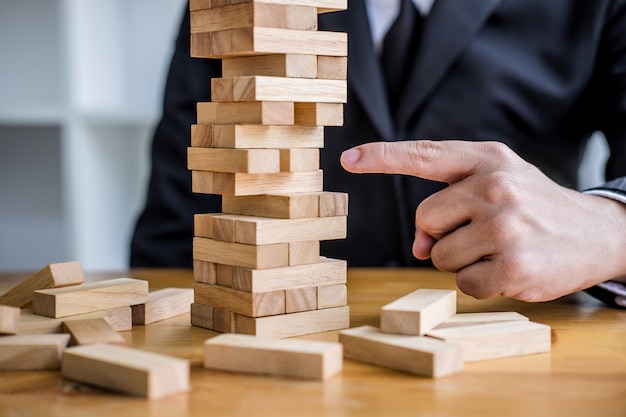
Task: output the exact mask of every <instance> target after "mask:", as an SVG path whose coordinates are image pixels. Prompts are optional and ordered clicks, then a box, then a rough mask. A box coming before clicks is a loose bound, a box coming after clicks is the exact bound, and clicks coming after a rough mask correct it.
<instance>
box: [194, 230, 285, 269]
mask: <svg viewBox="0 0 626 417" xmlns="http://www.w3.org/2000/svg"><path fill="white" fill-rule="evenodd" d="M193 257H194V259H198V260H201V261H206V262H213V263H216V264H225V265H235V266H242V267H244V268H253V269H267V268H280V267H283V266H288V265H289V245H288V244H287V243H276V244H273V245H256V246H255V245H244V244H241V243H231V242H220V241H219V240H213V239H206V238H201V237H195V238H194V239H193Z"/></svg>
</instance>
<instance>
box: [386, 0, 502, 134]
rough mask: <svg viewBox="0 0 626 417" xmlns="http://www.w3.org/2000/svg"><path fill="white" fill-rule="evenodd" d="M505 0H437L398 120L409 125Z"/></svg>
mask: <svg viewBox="0 0 626 417" xmlns="http://www.w3.org/2000/svg"><path fill="white" fill-rule="evenodd" d="M501 1H502V0H471V1H467V0H465V1H457V0H436V1H435V4H434V6H433V9H432V10H431V12H430V14H429V16H428V18H427V19H426V21H425V23H424V28H423V32H422V39H421V43H420V47H419V50H418V52H417V54H416V56H415V60H414V62H413V71H412V75H411V76H410V78H409V80H408V82H407V89H406V90H405V91H407V92H410V93H409V94H405V95H404V96H402V97H401V99H400V103H399V106H398V114H396V116H395V117H396V121H397V123H398V126H405V125H406V123H407V122H408V121H409V119H410V118H411V117H412V116H413V115H414V114H415V112H416V111H418V110H419V108H420V107H421V106H422V105H423V103H424V100H425V99H426V98H427V97H428V96H429V95H430V93H431V92H432V91H433V89H434V88H435V86H436V85H437V83H438V82H439V81H440V80H441V78H442V77H443V76H444V75H445V73H446V72H447V71H448V69H449V68H450V66H451V65H452V64H453V63H454V61H455V59H456V58H458V56H459V55H460V54H461V52H462V51H463V50H464V48H465V47H466V46H467V45H468V44H469V42H470V41H471V39H472V38H473V37H474V36H475V34H476V33H477V32H478V30H479V29H480V28H481V26H482V25H483V24H484V23H485V21H486V20H487V18H488V17H489V15H490V14H491V13H493V11H494V10H495V8H496V7H497V6H498V5H499V4H500V3H501Z"/></svg>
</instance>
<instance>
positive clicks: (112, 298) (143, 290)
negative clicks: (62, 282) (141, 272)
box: [33, 278, 148, 318]
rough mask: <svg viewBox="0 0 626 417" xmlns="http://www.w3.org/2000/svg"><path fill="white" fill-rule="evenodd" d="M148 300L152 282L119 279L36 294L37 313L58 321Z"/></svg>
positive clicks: (34, 299)
mask: <svg viewBox="0 0 626 417" xmlns="http://www.w3.org/2000/svg"><path fill="white" fill-rule="evenodd" d="M147 299H148V281H144V280H138V279H132V278H117V279H111V280H106V281H98V282H92V283H87V284H81V285H74V286H71V287H62V288H54V289H49V290H38V291H35V293H34V294H33V311H34V312H35V314H39V315H42V316H46V317H54V318H57V317H66V316H72V315H75V314H82V313H91V312H94V311H99V310H107V309H110V308H116V307H123V306H129V305H134V304H141V303H144V302H146V300H147Z"/></svg>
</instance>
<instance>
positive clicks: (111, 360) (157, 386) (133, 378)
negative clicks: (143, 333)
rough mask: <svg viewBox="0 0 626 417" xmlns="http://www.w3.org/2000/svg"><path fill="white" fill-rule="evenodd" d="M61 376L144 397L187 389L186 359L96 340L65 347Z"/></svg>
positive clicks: (187, 371) (162, 395)
mask: <svg viewBox="0 0 626 417" xmlns="http://www.w3.org/2000/svg"><path fill="white" fill-rule="evenodd" d="M61 375H62V376H63V377H64V378H67V379H71V380H75V381H79V382H83V383H86V384H91V385H95V386H98V387H101V388H106V389H110V390H113V391H120V392H124V393H127V394H131V395H136V396H140V397H147V398H159V397H164V396H166V395H170V394H175V393H179V392H185V391H188V390H189V362H188V361H187V360H183V359H178V358H172V357H169V356H165V355H160V354H157V353H152V352H145V351H141V350H137V349H131V348H128V347H125V346H114V345H105V344H95V345H87V346H77V347H72V348H68V349H66V350H65V352H64V354H63V363H62V368H61Z"/></svg>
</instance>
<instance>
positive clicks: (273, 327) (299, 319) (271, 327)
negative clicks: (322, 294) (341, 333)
mask: <svg viewBox="0 0 626 417" xmlns="http://www.w3.org/2000/svg"><path fill="white" fill-rule="evenodd" d="M236 320H237V325H236V328H237V333H240V334H251V335H256V336H260V337H275V338H281V339H282V338H286V337H294V336H301V335H305V334H311V333H321V332H327V331H331V330H338V329H345V328H347V327H349V326H350V308H349V307H348V306H344V307H336V308H327V309H324V310H313V311H304V312H301V313H292V314H281V315H278V316H268V317H257V318H252V317H247V316H242V315H239V314H237V315H236Z"/></svg>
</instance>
